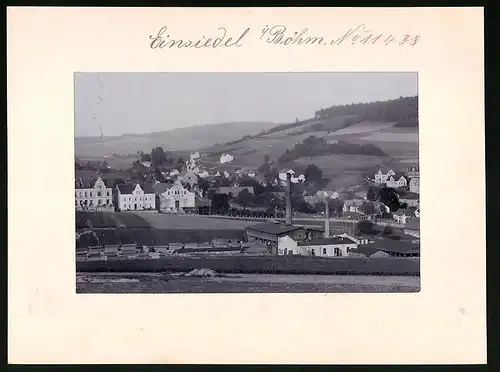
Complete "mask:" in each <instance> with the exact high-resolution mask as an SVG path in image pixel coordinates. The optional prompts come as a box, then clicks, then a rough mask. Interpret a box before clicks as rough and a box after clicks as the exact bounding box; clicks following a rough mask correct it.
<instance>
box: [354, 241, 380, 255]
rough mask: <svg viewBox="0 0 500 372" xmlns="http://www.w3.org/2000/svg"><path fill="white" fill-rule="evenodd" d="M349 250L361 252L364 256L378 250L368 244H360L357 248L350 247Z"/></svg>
mask: <svg viewBox="0 0 500 372" xmlns="http://www.w3.org/2000/svg"><path fill="white" fill-rule="evenodd" d="M349 252H354V253H361V254H364V255H365V256H366V257H370V256H371V255H372V254H374V253H377V252H380V251H379V250H378V249H375V248H373V247H371V246H370V245H369V244H365V245H360V246H358V248H354V249H350V250H349Z"/></svg>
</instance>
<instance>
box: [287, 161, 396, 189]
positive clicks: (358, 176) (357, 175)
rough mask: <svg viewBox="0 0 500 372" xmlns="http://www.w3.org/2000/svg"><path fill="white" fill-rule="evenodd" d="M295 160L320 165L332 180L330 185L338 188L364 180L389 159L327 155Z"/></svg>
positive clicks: (326, 175) (325, 174)
mask: <svg viewBox="0 0 500 372" xmlns="http://www.w3.org/2000/svg"><path fill="white" fill-rule="evenodd" d="M295 162H297V163H299V164H303V165H308V164H314V165H316V166H318V167H319V168H320V169H321V170H322V171H323V177H325V178H329V179H330V180H331V181H330V183H329V185H328V187H329V188H332V189H334V190H337V189H341V188H346V187H349V186H352V185H356V184H359V183H361V182H363V179H364V174H365V173H370V174H371V173H374V172H375V169H377V167H379V166H381V165H385V164H387V159H386V158H381V157H377V156H363V155H325V156H317V157H313V158H299V159H297V160H295Z"/></svg>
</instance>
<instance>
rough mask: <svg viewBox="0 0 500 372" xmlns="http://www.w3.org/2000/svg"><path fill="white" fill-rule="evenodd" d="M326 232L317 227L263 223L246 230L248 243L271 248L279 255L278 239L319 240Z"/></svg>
mask: <svg viewBox="0 0 500 372" xmlns="http://www.w3.org/2000/svg"><path fill="white" fill-rule="evenodd" d="M323 234H324V230H323V229H321V228H315V227H303V226H294V225H286V224H282V223H275V222H263V223H259V224H257V225H253V226H249V227H247V230H246V236H247V240H248V242H251V243H257V244H261V245H266V246H270V247H272V249H273V253H277V246H278V239H279V238H281V237H284V236H289V237H291V238H292V239H294V240H296V241H303V240H306V239H310V240H312V239H317V238H320V237H322V236H323Z"/></svg>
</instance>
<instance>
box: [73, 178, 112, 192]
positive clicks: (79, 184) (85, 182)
mask: <svg viewBox="0 0 500 372" xmlns="http://www.w3.org/2000/svg"><path fill="white" fill-rule="evenodd" d="M98 178H99V176H98V175H91V176H87V177H85V176H81V175H80V176H78V175H77V176H76V177H75V188H76V189H91V188H93V187H94V186H95V183H96V181H97V179H98ZM101 179H102V178H101ZM102 182H104V185H105V186H106V187H110V186H109V185H108V184H109V182H106V180H104V179H102Z"/></svg>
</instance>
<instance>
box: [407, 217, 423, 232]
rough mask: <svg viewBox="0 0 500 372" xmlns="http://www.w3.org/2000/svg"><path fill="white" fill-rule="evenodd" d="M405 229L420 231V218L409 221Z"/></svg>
mask: <svg viewBox="0 0 500 372" xmlns="http://www.w3.org/2000/svg"><path fill="white" fill-rule="evenodd" d="M405 229H407V230H418V231H420V218H415V219H413V220H410V221H408V223H407V224H406V226H405Z"/></svg>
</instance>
